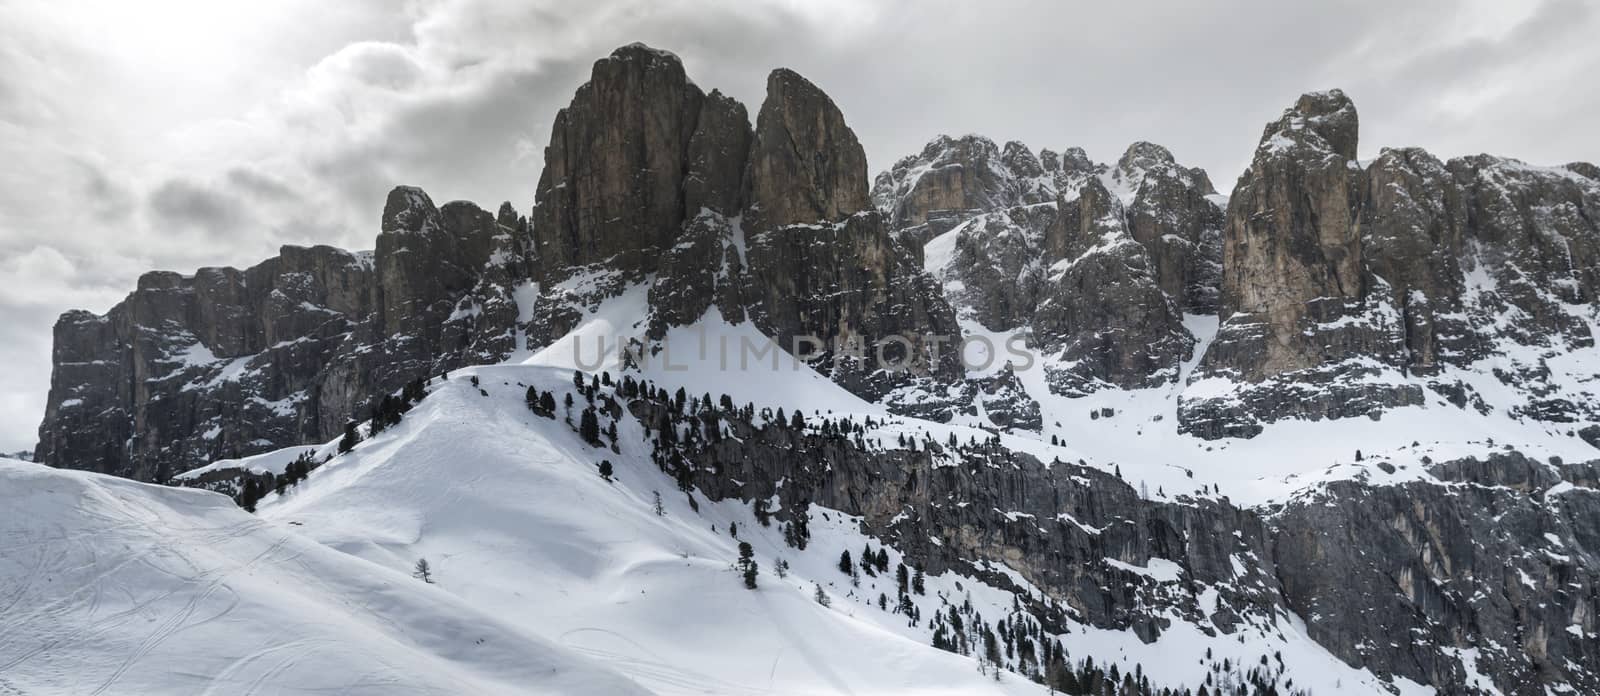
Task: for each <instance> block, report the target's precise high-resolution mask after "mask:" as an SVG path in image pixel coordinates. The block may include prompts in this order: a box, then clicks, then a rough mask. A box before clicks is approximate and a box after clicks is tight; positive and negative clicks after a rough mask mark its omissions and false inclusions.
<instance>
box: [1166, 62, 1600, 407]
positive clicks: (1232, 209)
mask: <svg viewBox="0 0 1600 696" xmlns="http://www.w3.org/2000/svg"><path fill="white" fill-rule="evenodd" d="M1356 136H1357V122H1356V115H1355V108H1354V106H1353V105H1351V104H1350V102H1349V99H1348V98H1346V97H1345V96H1344V95H1343V94H1342V93H1340V92H1338V91H1337V90H1335V91H1332V92H1325V93H1317V94H1310V95H1306V96H1304V97H1302V98H1301V99H1300V100H1299V101H1298V102H1297V103H1296V104H1295V106H1294V107H1292V108H1290V109H1289V110H1287V111H1285V112H1284V115H1283V117H1282V118H1280V119H1279V120H1278V121H1275V122H1273V123H1272V124H1269V125H1268V126H1267V129H1266V132H1265V133H1264V135H1263V137H1262V141H1261V144H1260V146H1259V147H1258V148H1257V150H1256V155H1255V159H1254V161H1253V162H1252V164H1251V167H1250V169H1249V170H1248V171H1247V172H1246V173H1245V174H1244V175H1243V176H1241V177H1240V180H1239V183H1238V186H1237V187H1236V189H1235V192H1234V195H1233V196H1232V198H1230V204H1229V213H1228V228H1227V234H1226V245H1225V247H1226V248H1225V254H1224V258H1223V268H1224V273H1223V276H1224V283H1223V294H1222V309H1223V314H1224V318H1223V322H1222V325H1221V327H1220V329H1219V331H1218V333H1217V337H1216V339H1215V341H1214V342H1213V343H1212V344H1211V345H1210V347H1209V348H1208V349H1207V351H1206V354H1205V357H1204V359H1203V360H1202V362H1201V364H1200V366H1199V368H1198V369H1197V370H1196V371H1195V375H1194V383H1193V384H1192V385H1191V389H1190V390H1189V391H1188V392H1186V394H1185V395H1184V398H1183V402H1182V404H1181V406H1180V410H1179V420H1180V427H1181V428H1182V429H1184V430H1185V431H1187V432H1192V433H1195V434H1197V435H1200V436H1202V437H1207V438H1215V437H1226V436H1246V437H1248V436H1251V435H1253V434H1255V433H1257V432H1259V431H1260V430H1261V428H1262V426H1263V424H1265V423H1269V422H1272V421H1275V420H1280V419H1283V418H1289V417H1303V418H1310V419H1320V418H1341V417H1353V416H1369V417H1373V418H1378V417H1381V415H1382V414H1383V413H1384V412H1385V411H1387V410H1389V409H1392V408H1395V407H1398V406H1408V405H1418V404H1422V403H1424V402H1426V401H1428V400H1429V399H1430V397H1429V394H1430V393H1432V394H1435V395H1437V399H1436V400H1438V401H1440V402H1441V403H1442V402H1448V403H1452V404H1455V405H1456V406H1458V407H1462V408H1467V407H1471V408H1475V409H1478V410H1480V411H1485V412H1487V411H1491V410H1494V409H1497V408H1498V409H1504V410H1506V411H1507V412H1509V413H1511V414H1512V415H1514V416H1517V417H1529V418H1535V419H1539V420H1547V421H1555V422H1574V421H1584V420H1591V421H1592V420H1594V419H1596V418H1597V417H1600V414H1597V413H1596V412H1595V409H1594V408H1593V407H1592V406H1590V405H1589V404H1590V403H1592V401H1593V399H1592V396H1593V395H1592V393H1591V390H1590V389H1588V388H1587V387H1584V386H1582V385H1584V384H1585V383H1587V382H1589V381H1590V378H1589V376H1588V375H1584V374H1565V373H1563V372H1562V371H1561V370H1560V369H1553V368H1552V366H1551V363H1550V359H1552V358H1556V357H1558V356H1559V355H1560V354H1561V353H1562V352H1564V351H1566V350H1571V349H1576V348H1584V347H1588V346H1592V345H1593V340H1594V338H1593V336H1592V333H1591V330H1590V328H1589V326H1590V323H1589V322H1590V318H1592V317H1593V316H1594V315H1595V312H1596V304H1595V290H1594V288H1595V285H1594V282H1595V277H1594V268H1595V267H1594V259H1595V257H1596V256H1595V255H1596V251H1597V244H1600V227H1597V226H1596V223H1595V222H1594V220H1595V218H1594V217H1593V216H1591V215H1589V214H1588V213H1587V212H1586V211H1591V210H1596V209H1600V208H1597V206H1600V184H1597V182H1596V181H1595V180H1594V179H1591V178H1589V177H1587V176H1585V175H1583V174H1582V173H1581V171H1583V169H1584V167H1583V166H1581V165H1579V166H1576V167H1573V166H1570V165H1569V166H1567V167H1561V168H1544V167H1531V166H1528V165H1525V164H1523V163H1521V162H1517V161H1515V160H1507V159H1502V158H1495V157H1489V156H1477V157H1468V158H1462V159H1457V160H1452V161H1451V162H1449V163H1443V162H1440V161H1439V160H1438V159H1437V158H1434V157H1433V156H1431V155H1429V154H1428V153H1426V152H1423V151H1421V150H1417V149H1410V148H1408V149H1386V150H1384V151H1383V152H1382V154H1381V155H1380V156H1379V157H1378V158H1377V159H1376V160H1374V161H1373V162H1372V163H1371V164H1369V165H1368V166H1367V167H1365V168H1362V167H1361V166H1360V165H1359V164H1357V163H1356V162H1355V161H1354V159H1353V157H1354V152H1355V143H1356ZM1486 373H1487V374H1491V375H1492V376H1493V377H1494V378H1495V379H1497V380H1499V381H1500V382H1502V383H1505V384H1507V385H1515V387H1516V389H1518V390H1520V391H1521V392H1522V395H1520V396H1519V397H1518V398H1513V399H1504V398H1502V399H1499V400H1498V403H1491V402H1486V401H1484V400H1483V399H1482V398H1481V397H1480V395H1478V394H1477V393H1476V392H1477V390H1476V389H1475V388H1474V387H1473V386H1472V384H1473V383H1474V382H1476V381H1478V379H1479V377H1478V376H1479V375H1483V374H1486Z"/></svg>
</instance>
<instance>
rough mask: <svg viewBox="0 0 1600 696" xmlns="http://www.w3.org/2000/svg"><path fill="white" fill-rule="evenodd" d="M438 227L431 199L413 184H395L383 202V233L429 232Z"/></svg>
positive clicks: (436, 212) (436, 209) (435, 210)
mask: <svg viewBox="0 0 1600 696" xmlns="http://www.w3.org/2000/svg"><path fill="white" fill-rule="evenodd" d="M438 227H439V210H438V208H436V207H434V205H433V199H432V198H429V197H428V194H427V193H426V192H424V191H423V190H422V189H419V188H417V187H415V186H396V187H394V189H393V190H391V191H389V197H388V198H387V199H386V200H385V201H384V204H383V228H382V229H383V231H384V232H385V233H407V232H418V233H420V232H429V231H432V230H434V229H437V228H438Z"/></svg>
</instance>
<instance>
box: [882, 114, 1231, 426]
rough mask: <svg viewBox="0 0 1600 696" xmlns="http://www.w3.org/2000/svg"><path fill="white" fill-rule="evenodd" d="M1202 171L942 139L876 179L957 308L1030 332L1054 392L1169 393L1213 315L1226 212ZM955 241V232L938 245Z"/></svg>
mask: <svg viewBox="0 0 1600 696" xmlns="http://www.w3.org/2000/svg"><path fill="white" fill-rule="evenodd" d="M1214 194H1215V191H1213V190H1212V189H1211V184H1210V181H1209V180H1208V179H1207V178H1206V177H1205V175H1204V173H1203V172H1199V171H1198V170H1194V169H1189V168H1185V167H1181V166H1179V165H1177V164H1176V162H1174V161H1173V158H1172V155H1171V153H1169V152H1167V151H1166V149H1165V148H1162V147H1160V146H1158V145H1153V144H1150V143H1144V142H1140V143H1135V144H1133V145H1132V146H1130V147H1129V148H1128V150H1127V152H1125V153H1124V155H1123V156H1122V158H1121V159H1120V160H1119V161H1118V163H1117V166H1115V167H1108V166H1105V165H1101V164H1096V163H1094V162H1093V161H1092V160H1090V159H1089V157H1088V155H1087V154H1086V153H1084V151H1083V150H1081V149H1078V148H1070V149H1068V150H1067V151H1065V152H1064V153H1056V152H1052V151H1049V150H1045V151H1043V153H1042V154H1041V155H1040V156H1038V157H1035V156H1034V155H1033V154H1032V152H1031V151H1029V150H1028V149H1027V147H1025V146H1023V145H1022V144H1020V143H1014V142H1013V143H1007V144H1006V146H1005V147H1004V148H1003V149H1002V148H998V147H996V146H995V145H994V143H993V142H991V141H989V140H987V139H984V138H981V137H977V136H966V137H964V138H961V139H959V140H957V139H951V138H948V137H940V138H938V139H935V140H934V141H932V142H930V143H929V144H928V146H927V147H925V148H924V149H923V152H922V153H920V154H918V155H915V156H912V157H907V158H905V159H902V160H901V161H900V162H898V163H896V164H895V166H894V168H893V169H891V170H890V171H888V172H886V173H884V174H883V175H881V176H879V177H878V181H877V184H876V187H875V189H874V193H873V196H874V201H875V204H876V205H877V206H878V208H879V209H880V210H883V211H885V212H886V214H889V215H891V216H892V219H893V220H894V221H895V223H896V224H897V225H898V231H897V233H898V234H899V235H900V236H901V237H902V238H905V239H906V240H907V242H908V243H914V242H916V241H919V240H928V239H932V238H934V237H939V238H938V239H937V240H936V241H933V242H932V243H930V244H928V246H927V257H926V258H925V260H924V263H925V265H926V267H927V268H928V270H929V271H931V272H933V273H934V274H936V275H937V276H939V277H940V278H941V279H942V280H943V283H944V287H945V291H946V293H947V296H948V297H949V298H950V300H951V302H952V303H953V304H954V305H955V306H956V307H957V310H958V312H960V313H961V314H962V315H963V316H966V317H968V318H970V319H972V320H974V321H976V322H978V323H979V324H981V325H983V326H984V327H985V328H987V329H990V330H994V331H1006V330H1025V331H1027V332H1028V334H1029V336H1030V337H1031V339H1032V340H1031V342H1030V345H1031V346H1032V347H1033V348H1034V349H1035V350H1038V351H1040V352H1041V353H1044V354H1045V355H1046V357H1047V358H1048V362H1047V364H1046V371H1047V372H1048V373H1049V375H1050V380H1049V381H1050V387H1051V390H1052V391H1054V392H1056V393H1059V394H1064V395H1069V396H1081V395H1084V394H1088V393H1091V392H1094V391H1098V390H1100V389H1105V388H1139V387H1150V386H1158V385H1162V384H1167V383H1170V382H1172V381H1173V380H1175V379H1176V378H1177V377H1178V371H1179V364H1180V363H1181V362H1182V361H1183V360H1184V359H1186V358H1188V357H1189V356H1190V354H1191V350H1192V346H1193V344H1194V338H1193V337H1192V336H1190V335H1189V333H1188V331H1187V330H1186V329H1185V328H1184V325H1183V321H1182V316H1183V314H1184V313H1185V312H1191V313H1206V312H1214V311H1215V309H1216V303H1217V294H1218V288H1219V283H1220V277H1221V236H1222V223H1223V213H1222V210H1221V208H1219V207H1218V206H1217V204H1216V202H1215V201H1214V200H1213V199H1214ZM945 234H948V235H950V236H951V237H953V239H952V238H951V237H940V235H945Z"/></svg>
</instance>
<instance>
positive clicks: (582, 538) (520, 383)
mask: <svg viewBox="0 0 1600 696" xmlns="http://www.w3.org/2000/svg"><path fill="white" fill-rule="evenodd" d="M472 375H476V376H477V377H478V378H479V380H480V385H481V390H482V391H481V392H480V390H479V388H473V387H471V386H469V384H468V380H469V378H470V376H472ZM571 375H572V373H571V372H570V371H568V370H561V369H556V368H545V367H533V366H500V367H482V368H473V369H469V370H464V371H458V372H456V373H452V376H451V378H450V380H449V381H448V382H445V383H440V382H437V381H436V382H435V383H434V386H433V392H432V393H431V394H430V395H429V397H428V398H427V399H426V400H425V401H424V402H423V403H422V404H421V405H420V406H418V407H417V408H416V409H415V410H413V411H412V412H411V413H410V414H408V415H407V416H406V418H405V420H404V421H403V422H402V423H401V424H400V425H399V426H397V427H395V428H393V429H391V430H389V431H386V432H384V433H382V434H381V435H379V436H378V437H375V438H373V439H371V440H368V441H366V442H364V443H362V444H361V445H360V446H358V447H357V448H356V449H355V450H354V451H352V452H350V453H349V454H346V455H342V456H339V457H337V458H335V459H334V460H333V461H332V462H331V463H329V464H327V465H325V466H323V467H322V468H320V469H318V470H317V471H315V472H313V473H312V475H311V477H310V479H309V480H308V481H306V482H305V483H302V484H301V485H300V486H298V487H296V488H294V489H291V490H290V491H289V492H288V493H286V494H285V495H284V496H283V497H282V498H281V499H280V498H278V497H276V496H271V497H269V498H268V500H266V501H264V502H263V503H262V505H261V508H260V509H261V515H262V516H263V517H265V518H267V519H271V520H276V521H279V522H282V523H285V524H289V525H293V526H295V527H296V529H298V530H300V531H301V532H302V533H304V534H306V535H308V536H311V537H312V538H315V539H317V540H319V541H322V542H324V543H326V544H328V545H330V546H332V547H334V548H338V549H342V550H345V551H348V552H350V553H353V554H356V555H359V556H362V557H364V558H367V559H370V560H373V561H375V562H377V563H379V564H382V565H387V566H389V567H391V568H394V569H397V570H402V569H406V568H410V567H411V566H412V565H413V564H414V563H415V562H416V560H417V559H419V558H427V559H428V560H429V562H430V564H431V565H432V566H433V568H434V572H435V577H436V579H437V580H438V583H439V587H440V588H443V589H444V590H445V591H447V592H450V593H453V594H455V595H457V596H459V597H460V598H462V599H463V600H465V601H466V602H468V603H470V604H472V605H474V606H476V607H479V608H481V609H484V610H487V611H489V612H491V613H493V614H495V615H496V616H499V617H501V618H503V619H505V620H507V621H509V622H512V623H515V624H517V625H520V626H524V627H527V628H528V629H529V630H532V631H537V632H538V633H540V634H541V635H543V636H545V637H546V638H548V639H550V640H553V641H556V642H559V643H560V644H562V645H563V646H564V647H567V648H571V649H575V650H577V651H580V652H583V653H586V654H588V655H590V656H593V657H595V658H597V659H599V660H600V661H601V662H603V663H605V664H608V665H610V666H612V667H614V668H616V669H617V670H619V671H621V672H622V673H624V674H626V675H629V676H631V677H633V678H634V679H636V680H637V681H638V682H639V683H641V684H643V685H645V686H647V687H649V688H651V689H652V690H655V691H657V692H660V693H718V694H745V693H756V692H760V693H778V694H812V693H874V694H894V693H904V694H913V693H915V694H928V693H949V694H957V693H959V694H968V693H1038V692H1042V690H1041V689H1040V688H1039V687H1036V686H1035V685H1033V684H1031V683H1029V682H1027V681H1025V680H1023V679H1022V678H1021V677H1018V676H1015V675H1013V676H1010V677H1008V678H1005V679H1004V680H1003V681H1001V682H1000V683H995V682H994V681H993V680H992V679H991V678H989V677H985V676H984V675H982V674H979V673H978V671H977V670H976V664H975V663H974V662H973V661H972V660H970V659H968V658H964V657H959V656H956V655H953V654H950V653H947V652H943V651H940V650H935V649H933V648H932V647H930V646H929V645H928V644H927V635H926V628H923V629H921V630H912V629H910V628H907V627H905V626H904V623H905V620H904V618H903V617H898V616H893V615H891V614H889V613H887V612H884V611H881V610H880V609H879V608H878V607H877V605H876V604H871V605H870V606H869V604H868V603H867V600H871V601H874V602H875V601H876V598H877V596H878V594H879V593H880V592H885V593H888V594H890V595H893V594H894V590H893V579H892V578H883V577H880V578H876V579H873V580H874V581H875V582H877V583H878V585H877V586H874V585H873V584H872V583H871V582H866V581H864V582H863V584H862V587H861V588H859V589H858V588H852V587H851V586H850V583H849V582H848V578H847V577H846V576H844V575H842V574H840V573H839V571H838V570H837V568H836V567H835V565H836V564H837V561H838V558H839V553H840V551H842V550H845V549H849V550H850V551H851V552H852V553H854V552H857V551H859V550H860V548H861V547H862V545H864V544H866V543H868V542H869V540H867V539H865V538H864V537H862V536H860V534H859V533H858V532H857V531H856V525H855V524H854V523H853V522H852V521H850V520H848V519H846V518H844V517H842V516H840V515H839V514H838V513H828V518H827V519H824V518H823V517H822V513H826V512H827V511H822V510H819V511H818V512H817V513H814V518H815V521H814V522H813V527H812V533H813V540H812V545H811V547H810V549H809V550H807V551H806V552H797V551H795V550H793V549H790V548H788V547H787V546H785V545H784V543H783V541H782V538H781V536H780V535H779V534H778V533H777V529H776V527H772V528H762V527H761V526H759V525H758V524H757V523H756V521H755V519H754V517H753V515H752V512H751V509H750V508H749V507H748V506H746V505H743V504H739V503H734V502H726V503H711V502H709V501H707V500H706V499H705V498H703V497H698V496H697V501H698V502H697V504H698V505H699V508H700V509H699V511H698V512H697V511H695V510H693V509H691V507H690V504H689V501H688V498H687V496H686V495H685V494H683V493H681V492H679V491H678V490H677V488H676V485H675V484H674V482H673V481H672V480H671V479H670V478H668V477H667V476H666V475H664V474H662V473H661V472H660V471H659V470H658V469H656V467H655V466H654V465H653V464H651V463H650V462H649V461H648V459H647V458H646V456H645V450H643V448H642V446H641V444H640V443H641V442H642V435H643V433H642V430H641V429H640V427H639V426H638V424H637V422H636V421H633V420H632V419H630V418H626V417H625V418H624V419H623V420H622V426H621V427H620V432H619V435H620V437H619V442H620V443H622V453H621V454H615V453H612V452H610V451H609V450H604V449H598V448H593V447H590V446H589V445H587V444H584V443H583V442H582V441H581V440H580V439H579V438H577V436H576V435H575V434H574V433H573V432H572V430H571V428H570V427H569V426H567V425H566V423H565V422H564V421H563V420H562V417H561V415H560V412H561V411H563V409H561V408H559V407H558V409H557V410H558V416H557V418H556V419H555V420H549V419H545V418H541V417H539V416H536V415H534V414H533V413H532V412H530V411H529V410H528V409H527V408H526V407H525V406H524V405H523V397H524V393H525V391H526V386H527V385H529V384H531V385H534V386H536V387H538V388H539V389H540V390H542V391H551V390H558V391H557V393H560V391H559V390H562V389H570V387H571V386H572V377H571ZM485 394H486V395H485ZM580 403H581V400H580ZM575 413H576V411H575ZM601 459H609V460H611V461H612V462H613V463H614V464H615V468H616V475H615V481H614V482H607V481H605V480H603V479H602V478H601V477H600V476H599V475H598V474H597V470H596V464H597V463H598V462H599V461H600V460H601ZM655 492H660V494H661V497H662V501H663V511H664V513H665V514H664V515H657V514H656V513H655V511H654V494H655ZM731 523H736V524H737V526H738V532H739V539H734V538H732V537H730V536H729V535H728V531H729V526H730V524H731ZM739 540H746V541H749V542H751V543H752V544H753V546H754V547H755V552H756V560H757V561H758V563H760V565H761V567H762V573H761V575H760V580H759V582H760V587H759V588H758V589H757V590H756V591H750V590H747V589H745V588H744V587H743V585H742V584H741V580H740V578H739V576H738V575H737V574H736V573H735V572H734V571H733V570H731V567H730V566H731V563H732V562H733V560H734V559H735V557H736V554H737V545H738V543H739ZM871 543H872V545H873V547H874V548H877V547H878V546H880V544H879V543H877V542H876V541H871ZM779 557H783V558H785V559H786V560H787V561H788V562H789V563H790V565H791V572H790V573H789V574H788V576H787V577H786V578H779V577H777V576H776V575H775V574H773V573H772V569H773V568H774V566H775V561H776V559H777V558H779ZM894 560H895V562H898V557H895V559H894ZM950 580H951V582H953V581H954V579H953V578H952V579H950ZM814 583H820V584H821V585H822V587H823V588H824V590H825V591H826V592H828V593H829V594H830V595H831V596H832V599H833V601H832V606H831V607H823V606H821V605H819V604H818V603H816V602H815V601H814V599H813V593H814ZM929 585H930V597H929V599H932V597H931V595H932V594H933V592H934V591H936V588H939V587H941V585H940V584H939V581H937V580H936V579H930V583H929ZM951 589H952V591H954V590H953V586H952V588H951ZM972 589H973V590H974V593H975V595H978V596H979V597H981V596H982V592H983V590H982V589H980V588H975V587H974V588H972ZM852 594H854V597H852ZM993 595H994V596H993V597H991V598H990V599H991V603H993V604H995V605H997V606H1005V605H1008V604H1009V596H1001V593H999V592H994V593H993ZM957 597H958V600H957V601H959V595H957ZM975 600H976V598H975ZM933 606H935V607H936V606H937V604H934V605H933ZM994 615H997V616H998V615H1000V612H998V611H996V612H995V614H994Z"/></svg>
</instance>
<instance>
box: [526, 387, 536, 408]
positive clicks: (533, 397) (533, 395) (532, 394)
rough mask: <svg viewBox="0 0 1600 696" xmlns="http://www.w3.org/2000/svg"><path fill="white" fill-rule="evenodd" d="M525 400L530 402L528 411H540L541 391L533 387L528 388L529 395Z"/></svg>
mask: <svg viewBox="0 0 1600 696" xmlns="http://www.w3.org/2000/svg"><path fill="white" fill-rule="evenodd" d="M525 400H526V401H527V402H528V410H529V411H538V410H539V390H538V389H535V388H533V387H531V386H530V387H528V395H527V396H526V397H525Z"/></svg>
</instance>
